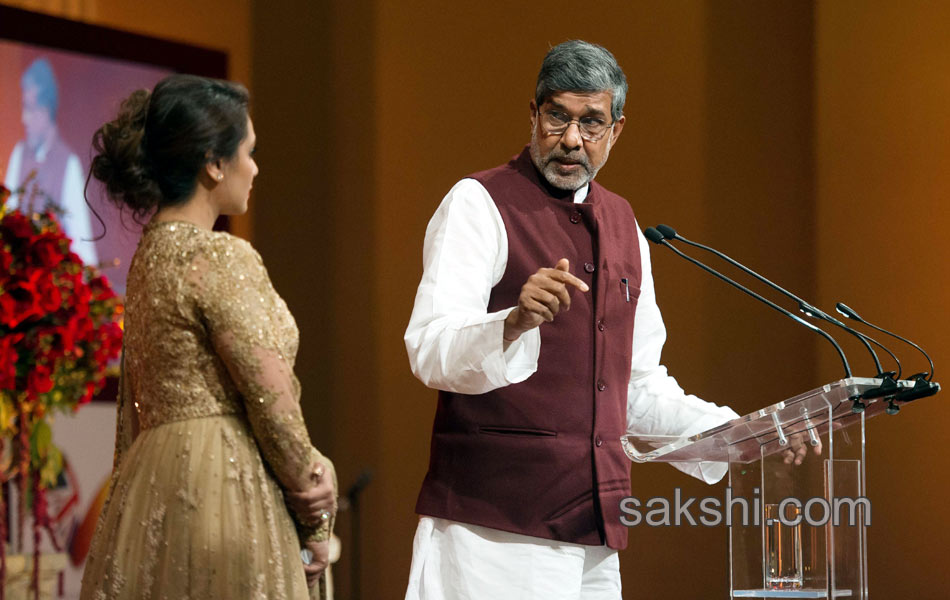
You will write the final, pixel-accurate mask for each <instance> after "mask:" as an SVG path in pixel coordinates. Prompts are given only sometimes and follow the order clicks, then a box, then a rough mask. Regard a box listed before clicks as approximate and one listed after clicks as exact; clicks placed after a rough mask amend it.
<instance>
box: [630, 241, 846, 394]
mask: <svg viewBox="0 0 950 600" xmlns="http://www.w3.org/2000/svg"><path fill="white" fill-rule="evenodd" d="M643 235H645V236H646V238H647V239H648V240H650V241H651V242H653V243H654V244H659V245H661V246H666V247H667V248H669V249H670V250H672V251H673V252H674V253H676V255H677V256H679V257H681V258H683V259H685V260H688V261H689V262H691V263H693V264H694V265H696V266H697V267H699V268H700V269H702V270H704V271H706V272H707V273H709V274H711V275H713V276H714V277H717V278H718V279H721V280H722V281H725V282H726V283H728V284H729V285H731V286H732V287H734V288H736V289H738V290H739V291H741V292H744V293H745V294H747V295H749V296H752V297H753V298H755V299H756V300H758V301H759V302H762V303H763V304H765V305H766V306H769V307H771V308H773V309H774V310H777V311H778V312H780V313H782V314H783V315H785V316H786V317H788V318H789V319H792V320H793V321H795V322H796V323H798V324H800V325H802V326H804V327H807V328H808V329H811V330H812V331H814V332H815V333H817V334H818V335H820V336H822V337H823V338H825V339H826V340H828V342H829V343H831V345H832V346H834V347H835V350H837V352H838V356H839V357H841V364H842V365H843V366H844V373H845V377H846V378H850V377H851V376H852V375H851V366H850V365H849V364H848V358H847V357H846V356H845V354H844V350H842V349H841V346H840V345H838V342H836V341H835V339H834V338H833V337H831V335H829V334H828V333H827V332H825V331H824V330H823V329H820V328H818V327H815V326H814V325H812V324H811V323H809V322H808V321H806V320H804V319H802V318H801V317H799V316H798V315H795V314H792V313H791V312H789V311H787V310H785V309H784V308H782V307H781V306H779V305H778V304H775V303H774V302H772V301H771V300H768V299H766V298H763V297H762V296H760V295H759V294H757V293H755V292H753V291H752V290H750V289H749V288H747V287H745V286H744V285H742V284H740V283H738V282H737V281H734V280H732V279H730V278H729V277H726V276H725V275H723V274H722V273H720V272H719V271H717V270H715V269H713V268H712V267H710V266H708V265H706V264H705V263H702V262H700V261H698V260H696V259H695V258H693V257H692V256H689V255H687V254H684V253H682V252H680V251H679V249H677V248H676V247H675V246H673V244H671V243H669V242H668V241H666V239H665V238H666V236H664V235H663V234H662V233H660V232H659V231H658V230H657V229H656V228H654V227H648V228H647V229H645V230H644V231H643Z"/></svg>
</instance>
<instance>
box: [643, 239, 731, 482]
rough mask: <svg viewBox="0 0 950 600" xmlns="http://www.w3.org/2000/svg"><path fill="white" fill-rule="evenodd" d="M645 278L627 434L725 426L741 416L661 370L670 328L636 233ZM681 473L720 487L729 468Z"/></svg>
mask: <svg viewBox="0 0 950 600" xmlns="http://www.w3.org/2000/svg"><path fill="white" fill-rule="evenodd" d="M637 233H638V237H639V240H640V256H641V259H642V263H643V271H642V272H643V277H642V280H641V283H640V298H639V299H638V300H637V313H636V320H635V323H636V326H635V327H634V328H633V360H632V365H631V367H632V368H631V372H630V384H629V386H628V389H627V433H631V434H654V435H680V436H689V435H694V434H696V433H701V432H703V431H706V430H707V429H710V428H712V427H715V426H717V425H720V424H722V423H725V422H726V421H729V420H731V419H735V418H738V417H739V415H738V414H736V413H735V411H733V410H732V409H731V408H729V407H727V406H717V405H715V404H713V403H712V402H705V401H703V400H700V399H699V398H697V397H696V396H692V395H688V394H686V392H684V391H683V389H682V388H680V386H679V384H678V383H676V380H675V379H674V378H673V377H672V376H670V375H669V374H667V371H666V367H664V366H663V365H661V364H660V353H661V351H662V349H663V343H664V342H665V341H666V327H665V326H664V325H663V318H662V316H661V315H660V308H659V307H658V306H657V304H656V292H655V290H654V287H653V271H652V269H651V267H650V248H649V247H648V245H647V240H646V238H645V237H643V234H642V233H640V231H639V227H637ZM673 466H674V467H676V468H677V469H679V470H681V471H683V472H684V473H687V474H689V475H692V476H693V477H696V478H698V479H702V480H703V481H705V482H706V483H715V482H717V481H719V480H720V479H722V477H723V475H725V473H726V470H727V466H728V465H726V464H725V463H713V462H702V463H673Z"/></svg>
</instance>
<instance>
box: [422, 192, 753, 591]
mask: <svg viewBox="0 0 950 600" xmlns="http://www.w3.org/2000/svg"><path fill="white" fill-rule="evenodd" d="M587 191H588V187H587V186H585V187H584V188H582V189H581V190H578V191H577V192H576V193H575V195H574V201H575V202H583V201H584V199H585V198H586V196H587ZM630 234H631V235H636V236H637V237H638V239H639V241H640V257H641V261H642V279H641V282H640V297H639V299H638V301H637V309H636V315H635V323H636V326H635V327H634V331H633V358H632V364H631V373H630V381H629V384H628V393H627V430H628V432H629V433H652V434H667V435H691V434H694V433H699V432H701V431H705V430H706V429H709V428H712V427H715V426H717V425H720V424H722V423H724V422H725V421H728V420H730V419H734V418H737V417H738V416H739V415H737V414H736V413H735V412H734V411H732V410H731V409H729V408H728V407H720V406H716V405H715V404H712V403H709V402H704V401H703V400H700V399H699V398H697V397H695V396H691V395H687V394H686V393H685V392H684V391H683V390H682V389H681V388H680V386H679V385H678V384H677V383H676V380H675V379H673V378H672V377H671V376H669V375H668V374H667V371H666V367H664V366H662V365H661V364H660V352H661V350H662V348H663V343H664V342H665V340H666V327H665V326H664V325H663V319H662V317H661V315H660V309H659V307H658V306H657V304H656V295H655V291H654V287H653V274H652V269H651V267H650V251H649V247H648V246H647V240H646V238H644V237H643V234H642V233H640V231H639V229H637V231H635V232H633V231H632V232H630ZM507 261H508V237H507V232H506V231H505V224H504V221H503V220H502V218H501V214H500V213H499V212H498V209H497V207H496V206H495V203H494V202H493V201H492V199H491V196H490V195H489V194H488V191H487V190H486V189H485V187H484V186H482V184H481V183H479V182H478V181H476V180H474V179H463V180H461V181H459V182H458V183H457V184H455V186H454V187H453V188H452V189H451V190H450V191H449V193H448V194H447V195H446V196H445V198H444V199H443V201H442V204H441V205H440V206H439V208H438V209H437V210H436V212H435V215H433V217H432V219H431V220H430V221H429V225H428V227H427V229H426V236H425V245H424V248H423V268H424V271H423V275H422V281H421V282H420V284H419V289H418V291H417V292H416V300H415V305H414V306H413V311H412V317H411V318H410V321H409V326H408V328H407V329H406V333H405V342H406V350H407V351H408V354H409V363H410V365H411V367H412V372H413V373H414V374H415V375H416V377H418V378H419V379H420V380H421V381H422V382H423V383H424V384H426V385H427V386H429V387H432V388H435V389H439V390H446V391H451V392H457V393H463V394H481V393H485V392H488V391H491V390H494V389H498V388H500V387H504V386H506V385H510V384H512V383H518V382H521V381H524V380H525V379H527V378H528V377H530V376H531V375H532V374H534V372H535V371H536V370H537V367H538V356H539V354H540V351H541V344H542V340H543V337H544V325H542V326H541V327H539V328H536V329H532V330H531V331H528V332H526V333H524V334H523V335H522V336H521V337H520V338H519V339H518V340H517V341H515V342H513V343H511V344H510V345H509V347H508V349H507V350H505V349H504V346H503V341H502V334H503V331H504V320H505V317H507V316H508V313H510V312H511V311H512V310H514V308H515V307H511V308H508V309H505V310H502V311H498V312H494V313H489V312H488V301H489V297H490V295H491V290H492V288H493V287H494V286H495V285H496V284H497V283H498V282H499V281H500V280H501V278H502V276H503V275H504V273H505V267H506V265H507ZM553 266H554V265H538V268H541V267H553ZM572 268H573V265H572ZM616 443H620V442H619V440H618V441H617V442H616ZM674 466H676V467H677V468H678V469H680V470H682V471H684V472H686V473H688V474H690V475H692V476H695V477H698V478H700V479H703V480H705V481H706V482H708V483H714V482H716V481H718V480H719V479H721V478H722V476H723V475H724V474H725V472H726V465H724V464H722V463H684V464H675V465H674ZM452 526H455V527H452ZM460 528H461V529H460ZM462 529H464V530H466V531H467V534H462V533H460V531H461V530H462ZM486 531H488V532H491V535H485V532H486ZM526 540H527V541H526ZM532 541H533V543H532ZM571 547H576V548H580V549H587V550H590V551H591V552H593V551H594V547H589V546H588V547H584V546H578V545H576V544H565V543H562V542H552V541H551V540H543V539H538V538H526V536H519V535H517V534H512V533H506V532H500V531H496V530H490V529H488V530H486V528H484V527H475V526H471V525H466V524H460V523H453V522H451V521H446V520H445V519H432V518H430V517H425V516H423V517H422V519H421V520H420V524H419V529H418V530H417V532H416V541H415V544H414V548H413V567H412V571H411V575H410V582H409V590H408V592H407V595H406V598H407V600H408V599H410V598H411V599H413V600H415V599H419V600H422V599H433V598H440V599H441V598H446V599H450V598H460V599H461V598H466V599H477V598H492V599H493V600H497V599H500V598H519V599H521V598H524V599H528V598H539V599H540V598H544V599H545V600H551V599H560V598H564V599H565V600H566V599H568V598H571V599H576V598H584V599H585V600H586V599H587V598H591V599H593V598H598V599H599V598H619V597H620V593H619V589H620V588H619V584H620V581H619V571H618V570H617V564H619V563H617V562H616V552H615V551H613V550H609V549H607V548H602V549H598V551H599V552H603V553H605V554H604V556H607V557H609V556H612V557H613V558H612V559H610V560H607V559H606V558H605V559H604V560H599V559H598V556H596V555H594V556H593V557H592V558H591V560H592V561H593V564H595V565H596V570H597V571H601V570H603V569H605V568H606V569H608V571H609V572H610V573H611V574H612V577H614V578H615V579H616V593H615V594H614V595H609V594H608V595H602V594H600V593H599V592H597V593H595V592H594V591H593V589H594V587H597V586H598V585H599V584H597V585H595V584H593V583H590V584H589V585H588V584H585V585H583V586H581V581H584V580H586V579H592V580H598V581H601V580H602V579H603V577H602V575H603V573H600V574H598V575H592V576H590V577H588V576H587V575H585V571H584V569H581V570H580V571H578V570H577V569H576V562H577V552H580V550H578V551H570V552H568V551H565V550H564V549H565V548H571ZM552 548H554V550H552ZM526 552H528V553H530V560H528V562H529V563H531V564H535V563H536V564H537V565H538V566H537V569H539V570H540V571H539V572H544V570H545V569H548V568H550V569H552V570H553V571H558V572H577V573H580V575H579V578H577V582H578V586H581V587H580V588H578V589H583V590H584V591H583V593H580V595H578V594H576V593H574V592H573V591H571V590H573V589H574V587H572V586H570V585H566V584H558V585H556V586H555V587H554V590H553V591H544V592H543V593H542V591H541V589H542V587H543V586H541V585H540V584H539V587H538V590H539V591H538V592H531V593H529V592H530V590H525V592H524V593H522V592H518V593H517V594H516V595H506V594H504V593H501V594H499V593H497V592H492V593H489V590H488V589H487V588H486V589H485V590H484V591H482V590H483V588H482V587H481V584H478V586H476V587H471V583H470V582H472V581H473V578H471V577H468V576H465V575H464V574H463V573H464V572H467V571H469V570H476V571H478V572H479V580H480V579H482V578H486V577H487V578H489V579H494V580H498V581H503V582H505V581H507V582H508V584H507V585H509V586H511V585H514V583H515V582H516V581H517V582H523V581H524V577H526V576H527V575H525V573H526V571H525V568H526V567H525V566H524V564H525V560H527V559H526V556H529V555H526ZM583 555H586V551H584V552H582V556H583ZM569 556H574V558H573V559H569V558H568V557H569ZM489 557H490V560H489ZM446 560H449V561H451V564H454V565H455V566H454V567H452V568H447V567H446V563H445V561H446ZM581 564H584V559H583V557H582V560H581ZM572 565H573V566H572ZM592 568H593V567H592ZM486 569H487V570H488V571H486ZM542 579H544V578H542ZM551 581H560V579H552V580H551ZM592 586H593V587H592ZM608 588H609V589H612V588H610V586H608ZM506 589H515V588H514V587H508V588H506ZM558 590H560V591H558ZM610 594H613V592H610Z"/></svg>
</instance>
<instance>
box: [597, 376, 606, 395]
mask: <svg viewBox="0 0 950 600" xmlns="http://www.w3.org/2000/svg"><path fill="white" fill-rule="evenodd" d="M606 389H607V384H606V383H604V380H603V379H601V380H600V381H598V382H597V390H598V391H601V392H602V391H604V390H606Z"/></svg>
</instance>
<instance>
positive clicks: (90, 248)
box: [3, 142, 99, 266]
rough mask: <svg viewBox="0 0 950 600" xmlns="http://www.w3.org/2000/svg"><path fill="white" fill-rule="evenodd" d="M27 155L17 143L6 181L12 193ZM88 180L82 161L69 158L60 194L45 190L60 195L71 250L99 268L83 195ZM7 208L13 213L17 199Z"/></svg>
mask: <svg viewBox="0 0 950 600" xmlns="http://www.w3.org/2000/svg"><path fill="white" fill-rule="evenodd" d="M47 151H48V148H41V149H40V151H39V152H38V153H37V160H38V161H39V162H43V161H44V160H45V158H46V152H47ZM24 152H28V150H27V149H26V144H25V143H24V142H19V143H17V145H16V146H14V148H13V152H12V153H11V154H10V160H9V162H8V163H7V172H6V175H5V177H4V180H3V185H4V186H6V187H7V188H8V189H10V190H15V189H16V188H17V187H18V186H19V185H20V184H21V183H23V182H22V181H19V180H18V178H17V174H18V173H19V172H20V164H21V163H22V161H23V153H24ZM84 181H85V178H84V177H83V173H82V165H81V164H80V162H79V157H77V156H76V155H75V154H72V153H71V154H70V155H69V158H68V159H67V160H66V171H65V172H64V173H63V187H62V189H60V190H44V191H47V192H50V193H52V192H54V191H58V192H59V196H57V197H56V199H57V200H58V203H59V206H60V208H62V209H63V214H62V216H61V217H60V222H61V224H62V226H63V231H64V232H65V233H66V235H67V236H69V238H70V239H71V240H72V245H71V246H70V249H71V250H72V251H73V252H75V253H76V254H77V255H79V258H81V259H82V261H83V263H85V264H87V265H93V266H97V265H98V264H99V257H98V254H97V253H96V243H95V242H94V241H92V220H91V218H90V217H89V209H88V208H87V207H86V198H85V195H84V191H83V188H84V187H85V184H84V183H83V182H84ZM8 207H9V208H10V209H14V208H16V207H17V198H16V197H11V198H10V200H9V202H8Z"/></svg>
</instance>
